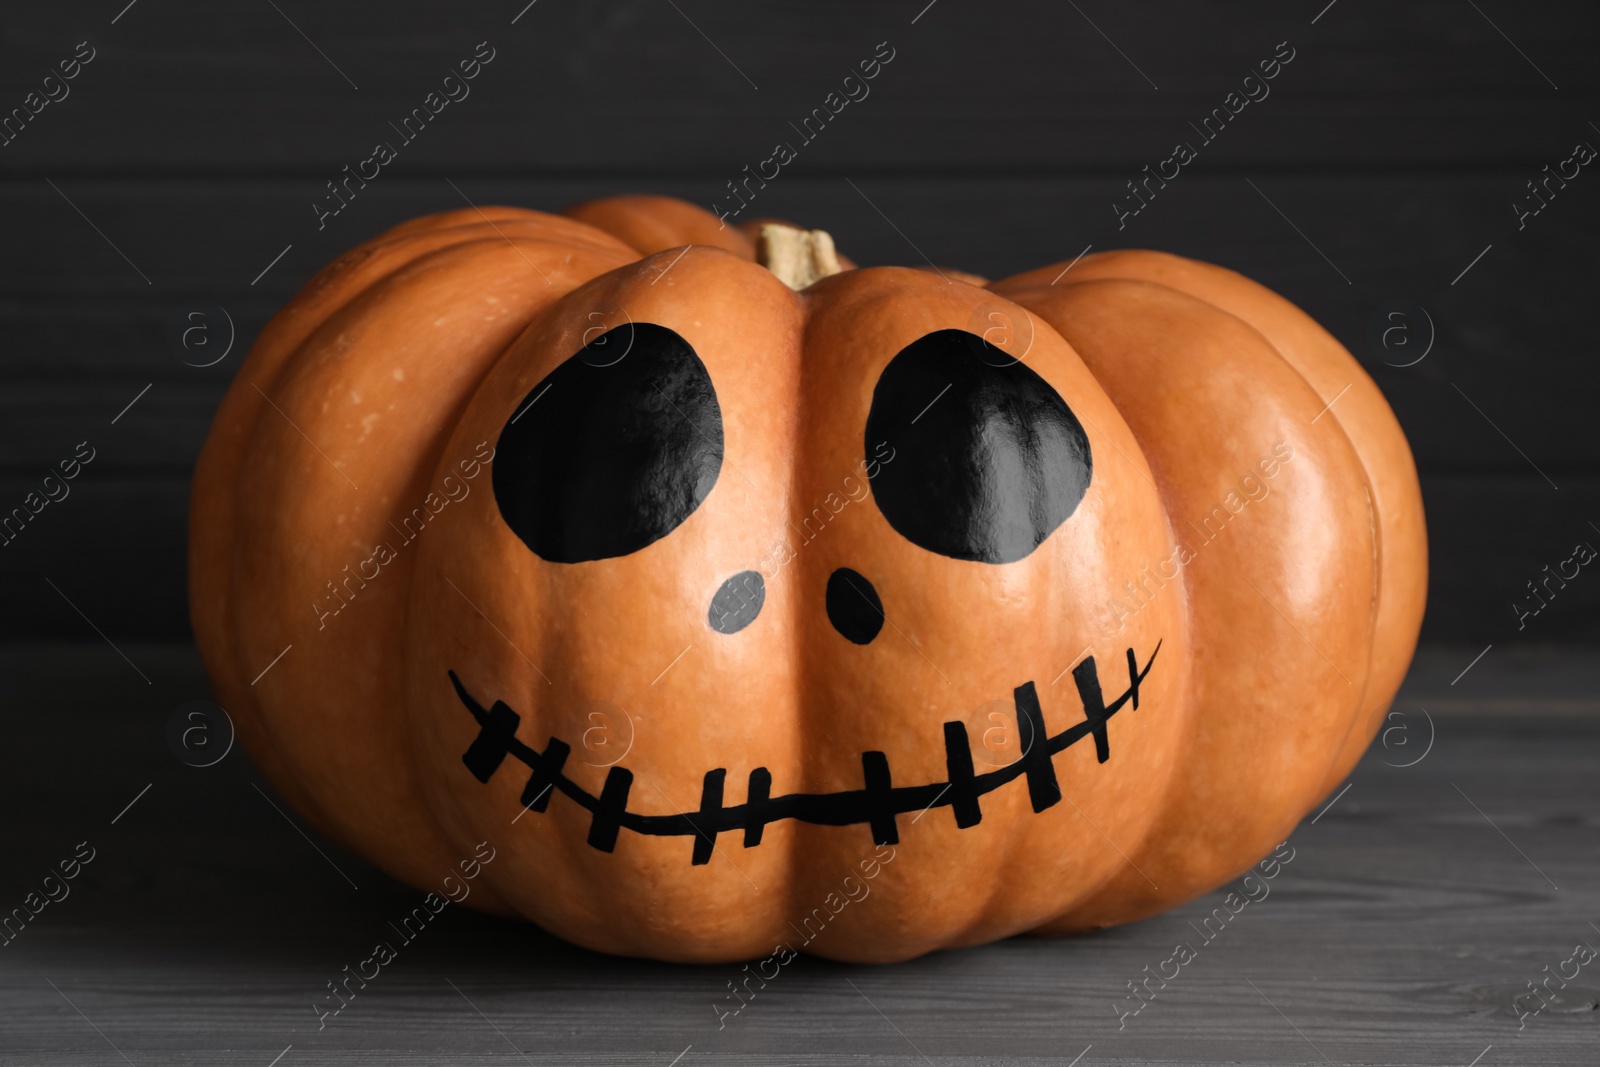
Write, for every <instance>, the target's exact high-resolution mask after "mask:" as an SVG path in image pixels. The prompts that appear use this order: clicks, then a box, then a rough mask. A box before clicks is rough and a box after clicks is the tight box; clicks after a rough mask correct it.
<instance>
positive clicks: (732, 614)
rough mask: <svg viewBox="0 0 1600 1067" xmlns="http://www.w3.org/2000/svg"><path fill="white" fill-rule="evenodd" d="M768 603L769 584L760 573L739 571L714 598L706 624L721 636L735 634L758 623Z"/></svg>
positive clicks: (723, 585)
mask: <svg viewBox="0 0 1600 1067" xmlns="http://www.w3.org/2000/svg"><path fill="white" fill-rule="evenodd" d="M766 602H767V583H766V582H765V581H764V580H762V577H761V574H760V572H759V571H740V572H739V573H738V574H735V575H734V576H733V577H732V578H729V579H728V580H727V581H725V582H723V583H722V586H721V587H720V588H719V589H718V590H717V593H716V595H715V596H713V597H712V598H711V608H710V610H709V611H707V612H706V621H707V622H709V623H710V624H711V628H712V629H713V630H715V631H717V633H719V634H736V633H738V632H739V631H740V630H742V629H744V628H745V627H746V626H749V625H750V624H751V623H753V622H755V621H756V616H757V615H760V614H761V605H763V604H765V603H766Z"/></svg>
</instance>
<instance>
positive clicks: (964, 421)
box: [866, 330, 1093, 563]
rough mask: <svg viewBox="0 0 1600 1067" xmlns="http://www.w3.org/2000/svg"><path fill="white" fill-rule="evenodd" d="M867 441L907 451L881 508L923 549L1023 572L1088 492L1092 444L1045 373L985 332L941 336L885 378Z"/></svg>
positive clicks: (880, 492)
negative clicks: (1016, 566) (1017, 566)
mask: <svg viewBox="0 0 1600 1067" xmlns="http://www.w3.org/2000/svg"><path fill="white" fill-rule="evenodd" d="M866 440H867V441H869V442H871V441H888V442H889V444H891V445H893V446H894V448H895V451H896V459H895V462H894V463H893V464H886V465H885V466H884V467H883V469H882V470H881V472H880V473H879V475H878V477H877V478H875V479H873V481H872V495H873V497H874V498H875V499H876V500H877V503H878V510H880V511H881V512H882V513H883V516H884V518H886V519H888V520H889V525H891V526H893V527H894V528H895V530H897V531H898V532H899V533H900V534H901V536H903V537H905V538H906V540H908V541H910V542H911V543H912V544H915V545H919V546H921V547H922V548H926V549H927V550H928V551H930V552H937V553H939V554H940V555H941V556H949V557H951V558H954V559H964V560H977V561H980V562H983V563H1014V562H1016V561H1017V560H1019V559H1023V558H1024V557H1026V556H1027V555H1028V554H1029V553H1031V552H1032V551H1033V550H1034V549H1036V548H1038V547H1039V545H1040V544H1041V543H1042V542H1043V541H1044V539H1045V538H1046V537H1048V536H1050V533H1051V532H1052V531H1053V530H1055V528H1056V527H1057V526H1060V525H1061V524H1062V523H1063V522H1065V521H1066V520H1067V518H1068V517H1069V516H1070V515H1071V514H1072V513H1073V511H1075V510H1076V509H1077V507H1078V502H1079V501H1080V500H1082V499H1083V494H1084V493H1085V492H1086V491H1087V490H1088V488H1089V480H1090V477H1091V476H1092V474H1093V458H1092V457H1091V455H1090V451H1089V438H1088V435H1086V434H1085V433H1084V431H1083V426H1082V425H1081V424H1080V423H1079V422H1078V419H1077V416H1075V415H1074V414H1073V413H1072V410H1071V409H1070V408H1068V407H1067V404H1066V401H1064V400H1062V399H1061V397H1060V395H1059V394H1058V393H1057V392H1056V391H1055V389H1053V388H1052V387H1051V386H1050V383H1048V382H1046V381H1045V380H1044V379H1043V378H1041V377H1039V375H1038V374H1036V373H1034V371H1033V370H1032V369H1030V368H1029V367H1027V366H1026V365H1025V364H1022V363H1019V362H1017V361H1016V360H1015V359H1013V358H1012V357H1011V356H1009V355H1007V354H1006V353H1005V352H1003V351H1002V350H1000V349H999V348H996V347H995V346H994V345H991V344H989V343H988V342H987V341H985V340H983V338H981V337H978V336H977V335H976V334H971V333H967V332H966V331H964V330H938V331H936V332H934V333H930V334H928V335H927V336H925V337H922V338H920V339H919V340H917V341H914V342H912V343H911V344H909V345H907V346H906V347H905V348H903V349H901V351H900V352H899V354H898V355H896V356H895V357H894V359H892V360H890V361H889V365H888V366H887V367H885V368H884V370H883V374H882V376H881V377H879V379H878V385H877V388H876V389H875V390H874V391H873V394H872V410H871V412H870V413H869V414H868V416H867V429H866Z"/></svg>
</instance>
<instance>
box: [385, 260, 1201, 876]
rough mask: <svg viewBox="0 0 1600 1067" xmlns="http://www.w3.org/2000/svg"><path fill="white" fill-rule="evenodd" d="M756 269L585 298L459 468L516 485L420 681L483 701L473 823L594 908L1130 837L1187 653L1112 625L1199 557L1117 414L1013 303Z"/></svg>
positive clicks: (923, 280) (468, 787) (449, 599)
mask: <svg viewBox="0 0 1600 1067" xmlns="http://www.w3.org/2000/svg"><path fill="white" fill-rule="evenodd" d="M728 258H729V257H723V256H717V255H715V254H713V253H704V254H701V253H700V252H699V250H691V252H690V253H688V254H686V255H685V256H684V257H683V258H682V259H681V260H680V261H678V262H677V263H676V265H674V266H672V267H671V269H670V271H666V272H665V273H662V272H661V270H660V267H658V268H657V269H655V270H653V271H652V270H645V269H640V270H639V271H638V272H636V273H634V274H632V275H631V276H624V277H622V278H618V277H617V276H616V275H612V276H608V277H607V278H605V279H601V281H600V282H597V283H595V284H594V285H593V286H591V287H589V288H588V289H583V290H578V291H577V292H575V293H574V294H573V295H572V296H571V297H569V298H568V299H567V300H566V301H564V302H563V303H562V304H560V305H558V306H557V307H556V308H555V309H554V310H553V311H552V313H551V314H550V315H549V316H547V317H546V318H545V319H543V320H542V321H538V322H535V324H534V325H533V326H532V327H531V328H530V330H529V331H528V333H526V334H525V335H524V336H523V338H522V339H521V340H519V341H518V342H517V344H516V345H514V346H513V347H512V349H511V350H510V351H509V352H508V353H507V355H506V357H505V358H504V359H503V361H502V363H501V365H500V366H498V367H497V368H496V369H495V370H494V371H492V372H491V373H490V375H489V376H488V377H487V378H486V380H485V382H484V384H483V386H482V388H481V389H480V392H479V394H478V396H477V397H475V398H474V400H473V401H472V403H471V405H470V407H469V410H468V412H467V413H466V415H465V418H464V429H463V431H462V432H461V433H459V434H458V435H457V437H456V438H455V440H454V441H453V442H451V443H450V445H449V446H448V447H449V448H450V449H457V448H461V447H463V445H465V446H466V447H467V448H468V449H469V450H470V448H471V447H472V446H473V445H476V444H477V443H478V442H479V441H482V440H489V441H492V442H493V443H494V447H495V458H494V460H493V466H492V479H491V481H492V490H493V491H492V493H482V494H475V495H474V496H473V497H471V498H469V499H468V500H467V501H466V502H465V503H464V504H463V505H462V507H463V510H464V511H466V512H468V513H470V517H469V518H466V519H463V520H461V521H463V522H470V523H471V524H472V527H473V528H474V529H478V528H481V530H482V535H481V536H480V537H479V538H478V542H479V543H478V545H477V546H476V547H475V549H474V550H473V551H472V552H471V553H468V554H465V555H463V554H462V552H461V546H460V543H458V545H457V546H456V549H455V551H454V552H453V553H452V554H451V555H449V556H446V555H443V554H441V555H439V557H438V566H439V568H440V570H441V572H442V573H444V574H448V576H449V577H450V580H451V583H452V584H454V585H455V586H456V587H457V588H456V589H449V587H445V592H446V595H445V596H444V597H442V598H441V599H440V600H439V601H438V603H439V604H440V607H441V609H442V611H443V612H444V613H445V615H446V618H444V619H439V620H434V623H433V625H435V626H440V625H442V626H446V627H448V630H449V632H450V633H451V635H452V639H451V641H450V642H448V643H447V650H448V652H447V654H441V652H440V651H439V650H437V649H436V647H435V646H434V645H423V644H419V645H418V652H419V660H418V663H417V664H416V667H415V669H414V671H413V673H412V677H413V679H414V680H415V681H414V684H418V685H428V686H430V687H432V686H436V685H437V684H438V682H439V681H443V680H445V679H447V678H448V679H449V680H450V681H451V683H452V685H451V687H450V689H449V690H447V691H446V692H447V695H448V698H449V699H448V703H441V705H440V708H441V716H442V718H441V721H440V722H439V723H437V724H435V726H434V728H435V729H437V730H438V732H439V735H440V742H439V744H440V753H439V755H438V756H437V758H438V759H439V760H440V761H441V764H442V765H441V774H442V775H444V776H445V777H448V778H449V779H450V781H451V782H452V785H451V787H450V791H449V792H450V795H449V796H448V797H441V800H443V801H444V802H445V803H446V804H448V805H453V806H454V807H455V808H456V809H457V811H458V812H459V817H460V818H461V819H463V820H464V821H465V822H467V823H469V824H470V825H472V826H474V827H481V828H483V829H482V830H479V829H474V830H473V831H472V832H487V828H488V827H490V826H497V827H501V828H503V827H504V826H506V825H509V824H510V823H511V820H513V819H515V820H517V822H516V827H517V833H518V834H519V835H531V842H530V848H533V847H534V845H533V843H532V842H542V844H539V845H538V848H541V849H556V850H558V851H559V852H560V853H561V854H562V855H563V856H565V857H567V859H566V861H564V862H572V863H578V864H580V865H583V866H585V867H589V866H594V870H595V872H596V876H600V873H601V872H603V871H607V870H626V869H630V868H632V867H633V866H634V865H635V864H645V865H646V866H649V865H651V864H667V865H669V866H673V867H677V866H709V867H710V868H712V869H713V870H716V869H718V867H719V864H720V863H721V862H723V860H724V859H726V860H727V861H728V862H730V863H732V864H734V865H735V866H736V867H737V868H739V869H741V870H743V871H744V872H745V873H747V874H748V873H750V869H751V867H750V858H753V857H757V856H764V855H766V854H768V853H777V854H779V855H780V856H781V857H782V858H781V859H779V860H775V861H772V862H775V863H777V864H778V867H780V868H783V869H786V870H788V872H789V873H788V874H787V875H785V877H790V878H793V877H801V878H802V880H803V878H804V877H805V876H801V875H798V874H797V873H796V872H795V871H794V870H793V868H794V865H795V864H796V863H797V862H799V861H800V860H801V858H802V857H803V855H804V854H805V853H806V851H807V850H812V849H816V848H823V849H824V851H836V852H839V853H840V854H841V855H844V854H846V853H852V852H853V851H857V850H861V849H870V847H871V846H873V845H874V844H878V845H895V844H898V845H900V846H901V847H902V848H905V847H908V846H911V845H912V844H913V840H914V839H915V838H925V837H926V836H927V835H928V834H929V833H930V832H931V833H933V834H934V835H935V837H936V838H938V839H939V840H938V842H937V843H935V840H934V838H928V839H927V841H926V843H925V844H916V846H915V849H914V851H915V852H916V853H917V854H919V855H920V854H922V852H923V850H924V848H926V849H927V855H926V860H927V862H930V863H934V864H940V865H942V864H946V863H950V862H954V863H957V864H963V863H969V862H977V857H980V856H984V855H988V856H990V858H991V859H993V860H995V861H996V862H998V859H997V857H998V856H999V855H1001V854H1003V853H1007V852H1009V851H1011V850H1013V849H1016V848H1024V847H1027V848H1034V847H1040V848H1043V847H1048V848H1052V849H1056V850H1059V849H1061V848H1063V847H1066V845H1065V843H1066V842H1068V841H1077V840H1078V839H1079V837H1080V836H1081V835H1082V834H1083V833H1084V832H1085V831H1086V827H1084V826H1080V825H1078V824H1079V821H1080V817H1079V816H1078V815H1077V814H1075V813H1074V811H1073V808H1072V806H1069V805H1065V804H1061V803H1060V802H1061V801H1062V799H1063V798H1066V799H1070V800H1071V801H1072V802H1073V804H1074V805H1076V806H1077V808H1078V810H1079V811H1081V812H1082V813H1083V814H1084V815H1087V816H1088V817H1090V818H1092V819H1093V820H1094V821H1095V823H1096V824H1097V825H1100V826H1101V828H1102V829H1106V828H1107V826H1108V825H1109V826H1117V825H1122V826H1124V827H1125V828H1127V829H1128V830H1129V832H1130V833H1131V832H1133V831H1132V827H1134V826H1135V825H1142V822H1141V820H1143V819H1144V818H1145V816H1144V815H1142V814H1140V813H1139V811H1137V810H1136V809H1132V808H1129V807H1128V806H1127V805H1126V804H1123V805H1120V806H1119V804H1118V802H1117V797H1118V795H1119V793H1120V792H1122V791H1124V790H1133V789H1136V788H1137V787H1138V786H1137V783H1138V781H1139V778H1140V775H1147V774H1150V773H1154V771H1155V769H1156V768H1157V767H1158V766H1159V765H1160V764H1161V762H1162V761H1163V760H1165V759H1167V758H1169V755H1170V754H1169V751H1168V748H1169V746H1168V743H1167V742H1166V741H1165V740H1162V739H1159V738H1157V739H1154V740H1153V741H1152V738H1151V737H1150V736H1147V735H1151V731H1152V727H1151V725H1150V724H1151V722H1152V721H1153V720H1152V718H1151V713H1150V712H1148V711H1145V710H1136V709H1146V708H1150V707H1159V706H1160V703H1161V699H1162V696H1161V695H1162V694H1163V693H1164V692H1167V691H1168V689H1169V687H1170V685H1171V684H1172V683H1171V679H1170V675H1171V674H1172V673H1173V671H1172V669H1171V668H1163V666H1162V663H1163V662H1164V661H1165V660H1166V658H1167V657H1168V656H1169V655H1170V654H1171V653H1170V647H1164V646H1162V641H1163V640H1164V639H1169V638H1170V637H1171V636H1172V635H1173V634H1174V632H1176V631H1177V630H1179V629H1180V628H1179V627H1178V626H1176V625H1175V619H1174V617H1173V614H1172V607H1171V606H1170V605H1163V604H1161V603H1160V602H1159V601H1154V602H1152V603H1151V604H1150V606H1149V607H1148V608H1146V609H1145V610H1144V611H1142V612H1141V613H1140V614H1139V615H1138V616H1137V617H1136V618H1134V619H1132V620H1123V624H1122V625H1121V627H1120V629H1119V628H1118V626H1117V625H1116V622H1115V620H1113V619H1111V618H1109V617H1108V612H1107V609H1106V606H1105V605H1106V601H1107V599H1108V594H1109V592H1110V591H1111V590H1114V589H1115V588H1117V586H1118V585H1119V584H1120V583H1121V582H1122V581H1123V580H1126V579H1137V578H1138V577H1139V574H1140V572H1139V567H1140V565H1141V564H1145V563H1147V562H1148V561H1153V560H1156V559H1158V558H1160V557H1161V556H1162V555H1164V554H1166V551H1167V545H1166V537H1165V531H1164V520H1163V518H1162V517H1161V512H1160V505H1159V502H1158V500H1157V498H1156V495H1155V492H1154V487H1153V485H1152V483H1151V482H1150V481H1149V475H1148V471H1147V470H1143V469H1142V468H1141V467H1139V466H1136V465H1135V464H1136V462H1138V461H1137V460H1131V459H1129V458H1128V457H1130V456H1133V457H1137V456H1138V455H1139V452H1138V448H1137V445H1136V444H1134V443H1133V441H1132V439H1131V436H1130V435H1129V434H1128V431H1127V429H1126V427H1125V425H1124V424H1123V423H1122V421H1121V419H1120V417H1119V416H1118V415H1117V413H1116V411H1115V409H1114V408H1113V407H1112V406H1111V404H1110V402H1109V400H1108V399H1107V398H1106V397H1105V396H1104V394H1103V393H1102V392H1101V391H1100V390H1099V388H1098V386H1096V384H1095V383H1094V381H1093V379H1092V377H1091V376H1090V375H1089V374H1088V372H1087V371H1086V370H1085V369H1084V368H1083V367H1082V365H1081V363H1079V362H1078V360H1077V358H1076V356H1075V355H1074V354H1073V353H1072V351H1071V349H1070V348H1069V347H1068V346H1067V345H1066V344H1065V342H1063V341H1062V340H1061V339H1060V338H1059V337H1058V336H1056V335H1055V334H1053V333H1052V332H1050V331H1049V329H1048V328H1047V327H1045V326H1043V325H1042V324H1038V323H1034V322H1032V321H1031V320H1029V318H1028V316H1027V313H1026V312H1024V311H1022V310H1021V309H1020V308H1016V307H1015V306H1014V305H1010V304H1008V303H1007V302H1005V301H1003V300H1000V299H999V298H996V297H994V296H993V295H992V294H988V293H986V292H984V291H983V290H980V289H976V288H973V287H971V286H966V285H961V284H948V283H946V282H944V281H942V280H941V279H939V278H938V277H937V276H934V275H926V274H921V273H919V272H913V271H906V270H896V269H883V270H868V271H858V272H853V273H852V274H849V275H843V276H839V277H838V278H835V279H829V280H828V281H826V282H824V283H821V284H819V285H817V286H814V287H813V288H812V289H811V290H808V291H807V293H806V294H805V295H804V296H797V295H795V294H793V293H792V292H790V291H788V290H787V289H786V288H784V287H783V286H782V285H781V284H778V283H775V282H774V281H773V279H771V278H770V277H767V276H765V275H764V274H763V272H761V270H760V269H759V268H753V267H750V266H749V265H748V264H734V265H733V267H732V269H730V267H729V263H728V262H727V261H728ZM661 266H665V264H661ZM718 272H720V273H721V274H722V276H721V277H720V278H718V279H717V281H716V283H715V284H712V282H711V280H710V279H709V278H708V277H707V276H708V275H711V274H715V273H718ZM617 273H618V274H623V273H624V272H617ZM652 279H654V282H652ZM601 283H606V284H604V285H602V284H601ZM1008 316H1009V317H1008ZM997 320H998V322H997ZM1119 449H1120V452H1121V454H1120V455H1119ZM1108 457H1109V458H1108ZM474 509H475V510H474ZM1130 518H1131V520H1132V521H1131V522H1129V521H1128V520H1129V519H1130ZM431 565H432V564H431V562H428V561H424V564H423V567H422V573H427V571H428V570H429V568H430V567H431ZM1168 646H1170V640H1169V641H1168ZM1158 648H1161V649H1162V652H1161V653H1160V655H1159V656H1158V654H1157V650H1158ZM429 665H431V666H432V668H433V669H436V670H437V674H435V675H433V676H432V678H433V679H436V680H430V679H429V678H428V676H427V675H426V674H424V673H423V671H424V670H425V669H427V668H428V667H429ZM1164 675H1165V676H1164ZM445 708H448V709H449V710H448V711H445V710H444V709H445ZM1079 741H1082V742H1083V743H1082V744H1079V743H1078V742H1079ZM1113 757H1114V758H1113ZM451 763H453V769H448V764H451ZM463 764H464V766H463ZM474 779H476V780H475V781H474ZM479 783H483V784H482V785H480V784H479ZM1030 823H1031V824H1037V825H1029V824H1030ZM913 828H914V829H913ZM1087 832H1088V833H1089V834H1090V835H1091V836H1095V835H1094V834H1093V831H1087ZM1107 832H1110V831H1109V830H1108V831H1107ZM951 833H954V834H955V835H956V836H954V837H953V838H949V839H946V835H947V834H951ZM1096 839H1097V840H1098V838H1097V837H1096ZM1030 840H1031V841H1034V844H1032V845H1026V844H1024V843H1025V842H1028V841H1030ZM1050 841H1054V842H1055V844H1053V845H1047V844H1046V842H1050ZM758 846H759V847H758ZM996 850H998V851H996ZM1101 851H1103V841H1102V842H1101V844H1100V845H1097V846H1096V847H1095V849H1094V850H1093V853H1094V855H1095V857H1096V858H1095V859H1093V860H1092V861H1091V860H1088V859H1085V858H1084V857H1083V856H1081V855H1080V856H1078V857H1077V858H1075V859H1070V860H1069V859H1063V860H1062V861H1061V862H1063V863H1067V864H1068V865H1072V864H1081V863H1090V864H1091V866H1092V865H1095V864H1099V863H1100V862H1101V860H1100V858H1099V853H1100V852H1101ZM719 857H720V858H719ZM767 862H768V861H764V860H763V861H760V862H758V863H757V864H756V865H757V866H758V867H760V866H764V865H765V864H766V863H767ZM595 865H607V866H595ZM619 865H620V866H619ZM734 877H735V878H736V879H738V880H739V881H740V882H741V883H742V877H741V876H740V875H738V874H735V875H734ZM752 877H754V876H753V875H752ZM757 881H758V884H759V880H757Z"/></svg>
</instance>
